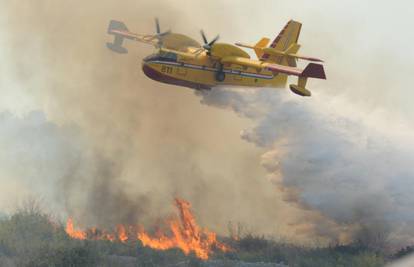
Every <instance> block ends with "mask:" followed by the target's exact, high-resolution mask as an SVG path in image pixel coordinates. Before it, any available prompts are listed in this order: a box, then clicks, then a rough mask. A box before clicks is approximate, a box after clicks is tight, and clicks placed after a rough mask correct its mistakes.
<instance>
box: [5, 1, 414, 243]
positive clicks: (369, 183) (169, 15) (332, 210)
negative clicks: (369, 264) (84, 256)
mask: <svg viewBox="0 0 414 267" xmlns="http://www.w3.org/2000/svg"><path fill="white" fill-rule="evenodd" d="M328 2H329V3H328ZM302 4H303V7H304V8H303V9H298V8H297V6H298V3H292V4H289V3H287V4H286V3H285V4H284V6H275V5H276V4H275V1H267V2H266V1H265V4H264V5H263V6H261V5H257V4H256V3H254V2H251V1H245V2H243V4H242V2H240V1H226V2H225V3H223V2H222V1H217V2H213V1H210V2H205V1H204V2H202V4H200V2H197V1H185V4H183V5H180V6H177V4H176V1H122V3H120V2H119V1H109V0H106V1H89V2H84V1H56V0H53V1H52V0H42V1H40V2H39V1H37V2H26V3H17V2H12V1H7V2H6V1H5V3H2V10H1V11H0V13H1V15H2V16H0V30H1V31H2V38H1V39H0V53H1V54H0V55H1V57H2V61H1V63H0V70H1V72H0V75H1V79H0V90H1V95H2V98H1V99H0V105H1V109H2V110H3V111H4V110H6V111H7V112H6V113H2V114H3V115H2V116H3V117H2V120H3V121H4V123H1V124H0V131H1V132H7V131H8V130H9V129H14V132H13V133H11V134H8V135H2V136H0V142H1V143H2V144H5V145H6V144H7V145H8V146H7V153H6V154H4V152H3V154H2V157H3V158H5V159H7V160H3V161H1V163H0V164H1V169H2V170H6V171H3V172H2V174H1V175H2V188H1V195H2V201H3V202H2V203H1V204H2V205H1V206H2V207H1V208H7V207H8V206H11V205H12V204H13V203H12V202H13V201H11V199H13V198H16V201H17V200H18V199H19V198H21V197H24V196H25V195H28V194H29V195H30V194H35V195H40V196H41V197H42V198H44V199H45V202H46V203H48V204H49V203H51V204H50V206H51V207H50V208H51V210H53V212H56V211H58V212H60V213H62V215H63V216H68V215H70V216H74V217H75V220H78V221H79V222H80V223H83V224H88V225H91V224H107V225H111V224H113V223H119V222H133V223H135V222H137V221H138V222H141V223H151V222H153V221H155V220H156V219H157V218H159V217H162V216H164V215H165V214H167V213H169V212H171V211H172V206H171V201H172V199H173V197H174V196H180V197H183V198H186V199H188V200H189V201H190V202H191V203H192V204H193V206H194V210H195V211H196V215H197V217H198V218H199V220H200V222H201V224H203V225H208V226H209V228H213V229H214V230H219V231H221V232H222V233H224V232H225V230H226V229H225V228H226V224H227V222H228V221H230V220H232V221H235V222H241V223H242V224H245V225H246V227H247V228H248V231H254V232H260V233H269V234H278V235H280V234H284V235H285V237H286V238H287V239H289V240H291V241H311V242H314V243H316V244H318V243H319V242H326V241H332V240H333V241H340V242H347V241H349V238H350V234H352V233H354V232H358V230H360V229H363V226H364V225H374V223H375V224H376V225H381V227H379V228H380V229H389V228H390V229H391V230H392V233H393V234H394V236H396V235H401V236H412V235H411V234H412V233H411V232H410V229H409V228H407V227H404V225H406V224H408V223H409V222H410V218H409V216H408V214H410V212H411V211H412V209H410V203H412V201H411V197H410V194H409V192H410V188H413V186H412V184H410V180H409V179H410V178H412V174H413V173H412V171H411V170H410V168H409V167H410V165H409V162H410V160H411V162H412V157H413V156H412V155H413V153H412V151H413V150H412V149H413V148H412V142H410V140H409V139H408V138H407V136H409V135H410V134H412V130H411V128H410V127H408V126H407V128H406V129H398V130H397V128H396V127H397V126H389V125H388V124H387V125H386V126H383V125H384V123H382V122H381V121H382V119H383V118H389V113H388V112H385V113H384V116H381V119H377V117H376V116H372V115H369V116H368V115H367V113H362V115H361V113H359V112H356V111H354V110H353V109H354V105H351V104H349V103H350V102H349V101H348V100H349V99H352V100H353V101H354V102H352V104H355V103H357V104H358V103H359V104H361V103H363V104H367V105H366V106H364V107H365V110H369V111H372V110H375V109H376V107H377V106H378V103H380V104H382V103H386V104H387V105H386V106H387V107H394V106H396V105H395V104H396V103H398V104H399V103H401V105H402V107H404V108H401V110H400V111H404V112H405V111H407V110H408V109H407V105H406V103H407V99H408V98H407V99H402V100H401V99H396V97H395V95H398V94H391V92H392V91H391V90H388V89H389V86H392V85H394V84H393V83H394V81H395V80H394V79H392V80H390V79H388V77H389V76H387V74H388V73H387V72H386V71H385V69H384V68H382V67H377V65H378V66H383V64H378V61H375V60H372V59H373V58H374V59H376V58H377V56H378V55H377V53H379V54H380V56H381V58H382V59H384V58H385V59H389V58H390V57H391V56H390V54H389V53H387V52H388V51H389V50H388V49H386V48H387V47H385V48H384V47H382V46H379V45H378V46H372V45H368V44H369V43H368V40H366V38H360V35H361V36H366V35H364V30H366V31H367V32H372V29H371V28H370V27H369V25H366V24H364V23H361V22H363V20H362V19H361V18H362V17H364V18H365V14H359V12H362V11H361V9H358V10H359V11H355V9H349V10H350V12H353V13H351V14H350V17H352V16H354V17H355V19H354V21H353V23H351V22H350V21H349V19H347V20H346V21H342V20H340V21H338V20H334V19H332V17H330V16H328V15H329V14H333V16H335V14H337V13H338V12H340V14H342V10H343V8H349V6H347V5H348V4H346V5H345V7H343V8H339V9H340V11H335V10H334V6H333V5H334V4H332V3H331V2H330V1H320V3H319V4H320V5H322V6H325V7H326V8H320V7H319V6H318V5H315V4H314V3H312V4H306V3H302ZM354 4H355V3H354ZM358 4H359V2H358ZM278 5H281V2H280V3H278ZM235 7H240V9H239V8H235ZM282 7H283V8H282ZM378 8H380V6H378ZM339 9H338V10H339ZM282 10H283V15H280V16H276V14H278V12H280V13H282ZM319 10H329V11H330V12H324V14H325V13H326V14H325V15H324V16H320V15H321V14H320V11H319ZM384 10H385V9H384ZM406 10H409V9H408V8H406ZM262 12H269V13H267V15H264V14H263V15H261V14H262ZM255 13H256V14H258V15H257V20H256V21H254V20H252V21H246V19H245V18H246V17H251V16H252V15H251V14H255ZM362 13H363V12H362ZM385 13H386V14H388V12H385ZM376 14H379V13H376ZM155 16H158V17H160V19H161V23H162V26H163V27H164V28H172V29H173V30H174V31H177V32H184V33H188V34H189V35H192V36H195V37H196V36H197V35H198V30H199V28H204V30H206V32H207V33H209V35H211V36H213V35H214V34H215V33H216V32H217V31H220V33H221V35H222V36H224V38H223V41H246V42H247V41H250V42H254V41H257V39H259V38H260V37H261V33H262V32H264V33H266V34H267V35H268V36H269V37H273V36H274V35H275V33H276V32H277V31H279V30H280V28H281V27H282V25H283V24H284V23H285V22H286V20H287V19H290V18H291V17H293V18H296V19H298V20H301V21H302V22H304V31H303V34H302V36H301V41H302V42H303V44H304V48H305V49H306V50H304V52H309V51H312V53H311V54H312V55H315V56H316V55H317V56H320V57H322V58H324V59H327V60H328V64H327V65H328V66H327V69H328V78H329V80H328V81H327V82H324V83H317V82H312V83H311V85H310V86H311V87H312V89H315V90H314V91H316V92H317V91H320V92H321V94H320V95H318V94H316V95H315V97H313V98H311V99H306V100H305V99H302V98H299V97H293V96H291V95H290V92H287V91H283V92H281V93H280V94H279V93H277V90H263V91H243V92H241V91H233V90H226V89H217V90H213V91H212V92H211V93H210V94H208V95H202V96H201V101H202V103H205V104H207V105H200V103H199V101H200V97H195V96H194V94H193V92H191V91H190V90H188V89H184V88H177V87H172V86H167V85H161V84H158V83H156V82H153V81H150V80H149V79H147V78H145V77H144V75H143V74H142V72H141V71H140V60H141V59H142V58H143V57H144V56H145V55H147V54H149V53H151V52H152V48H148V47H145V46H143V45H137V46H135V45H134V44H131V43H127V44H126V46H127V48H128V49H129V51H130V53H129V54H128V55H126V56H125V55H117V54H114V53H112V52H110V51H108V49H106V47H105V42H107V41H110V37H109V36H107V35H106V27H107V23H108V21H109V20H110V19H120V20H123V21H125V22H126V24H127V25H128V26H129V28H130V30H132V31H136V32H142V33H151V31H152V30H154V25H153V23H152V22H153V18H154V17H155ZM337 17H338V18H341V17H343V16H337ZM212 18H214V20H212ZM358 18H359V19H358ZM189 21H191V22H192V23H189ZM270 21H272V23H270ZM327 21H328V22H330V23H326V22H327ZM350 23H351V24H350ZM333 24H335V27H333ZM164 25H166V26H164ZM167 25H168V26H167ZM240 25H246V26H244V27H245V28H243V27H242V26H240ZM256 25H263V29H260V33H258V31H259V29H258V27H257V26H256ZM311 25H312V26H311ZM350 25H351V26H350ZM305 26H306V27H305ZM357 26H358V27H357ZM394 28H396V27H394ZM394 28H393V31H394ZM350 29H352V30H350ZM356 29H358V30H359V31H360V32H359V33H358V32H356ZM381 31H385V29H384V27H381ZM338 32H340V34H338ZM375 32H376V33H378V32H379V30H377V31H375ZM385 32H386V31H385ZM242 33H243V35H242ZM365 33H366V32H365ZM242 36H244V37H245V38H242ZM314 36H316V37H317V38H313V37H314ZM355 36H357V37H355ZM378 36H379V37H378ZM249 38H250V39H249ZM370 38H371V39H373V40H380V39H381V36H380V35H376V36H370ZM375 38H376V39H375ZM358 43H363V44H364V46H362V47H361V46H358V48H357V49H356V48H355V44H358ZM343 44H346V45H343ZM384 46H385V45H384ZM364 47H365V49H364ZM368 47H369V48H370V49H374V48H375V49H374V50H375V51H378V52H372V51H371V50H368ZM356 50H357V52H355V51H356ZM397 50H398V51H403V50H402V49H396V48H395V47H393V49H392V52H393V53H394V52H395V51H397ZM350 51H354V53H351V52H350ZM354 58H365V61H364V62H359V64H356V62H355V61H354V60H353V59H354ZM392 59H393V60H389V66H391V67H393V68H394V69H396V68H397V67H401V66H400V65H399V63H400V61H399V60H398V58H395V57H392ZM367 63H368V64H367ZM380 63H382V62H380ZM365 66H366V67H365ZM400 69H401V68H400ZM401 71H403V70H401ZM365 74H366V75H365ZM379 74H381V75H379ZM366 76H369V77H371V76H372V77H374V78H372V79H367V78H366ZM349 77H353V79H352V80H353V81H355V83H350V82H349V80H351V79H350V78H349ZM377 77H382V78H383V79H379V78H377ZM355 84H357V85H358V86H354V85H355ZM384 86H388V87H387V88H385V89H384ZM361 88H362V89H361ZM328 89H333V90H328ZM403 92H405V93H407V94H409V93H410V92H407V91H403ZM382 95H385V96H386V97H384V98H382V97H381V96H382ZM328 96H329V97H328ZM347 99H348V100H347ZM384 99H386V101H384ZM400 100H401V101H400ZM347 101H348V102H347ZM209 105H211V106H214V107H210V106H209ZM217 106H219V107H222V108H231V109H234V110H235V111H236V113H237V114H239V115H240V116H239V117H236V116H234V114H233V113H231V112H228V111H227V110H222V109H217V108H216V107H217ZM360 106H362V105H358V107H360ZM33 110H38V111H37V112H35V113H30V112H31V111H33ZM381 110H382V109H381ZM410 112H411V113H410ZM406 113H407V114H414V113H412V110H408V112H406ZM33 114H34V115H33ZM370 114H371V113H370ZM393 115H394V116H393V118H394V120H396V119H395V118H400V117H398V115H401V114H400V113H399V112H395V114H393ZM395 115H397V117H396V116H395ZM246 118H248V119H250V120H248V119H246ZM252 121H253V122H252ZM252 123H256V126H255V127H253V128H248V127H249V125H251V124H252ZM395 124H397V122H395ZM12 125H15V126H12ZM246 128H247V129H246ZM26 129H27V130H26ZM240 129H246V130H243V131H242V133H241V136H242V139H240V138H238V134H239V131H240ZM32 132H33V133H36V134H34V135H33V136H31V133H32ZM23 133H25V134H23ZM399 133H405V134H401V136H400V135H399ZM35 137H36V138H35ZM244 140H246V141H248V142H245V141H244ZM32 144H36V146H34V147H33V145H32ZM32 148H33V149H32ZM22 149H23V151H29V150H30V153H27V154H25V153H24V152H22ZM266 151H267V152H266ZM264 152H265V153H264ZM263 153H264V154H263ZM22 155H23V156H22ZM261 155H262V157H261V158H260V156H261ZM260 160H261V162H262V166H263V167H264V168H262V167H261V166H260V164H259V162H260ZM18 166H24V167H25V168H19V167H18ZM39 166H42V167H41V168H40V169H39ZM22 169H24V170H25V171H22ZM38 169H39V170H41V171H39V170H38ZM266 173H267V174H268V176H269V180H266V179H263V177H265V176H266ZM269 181H270V182H269ZM270 183H274V184H275V185H276V186H274V187H272V186H269V184H270ZM7 192H13V193H8V194H6V193H7ZM12 195H13V196H12ZM14 195H15V196H14ZM4 203H7V204H4ZM407 231H408V232H407ZM406 233H409V234H410V235H407V234H406ZM351 237H352V236H351Z"/></svg>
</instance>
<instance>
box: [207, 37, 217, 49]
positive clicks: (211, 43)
mask: <svg viewBox="0 0 414 267" xmlns="http://www.w3.org/2000/svg"><path fill="white" fill-rule="evenodd" d="M218 39H220V35H217V36H216V38H214V39H213V40H212V41H211V42H210V43H208V45H209V46H210V47H211V46H212V45H213V44H214V43H215V42H217V41H218Z"/></svg>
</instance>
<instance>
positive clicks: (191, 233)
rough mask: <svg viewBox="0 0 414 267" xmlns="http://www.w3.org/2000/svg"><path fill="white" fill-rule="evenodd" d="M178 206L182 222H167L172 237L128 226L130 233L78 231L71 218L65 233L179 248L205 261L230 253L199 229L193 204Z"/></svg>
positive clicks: (213, 236) (120, 227)
mask: <svg viewBox="0 0 414 267" xmlns="http://www.w3.org/2000/svg"><path fill="white" fill-rule="evenodd" d="M175 205H176V207H177V209H178V211H179V219H178V218H176V219H171V220H169V221H168V226H169V230H170V232H171V233H170V234H169V235H167V234H166V233H163V232H161V231H160V230H158V231H157V232H156V233H155V236H154V237H152V236H151V235H149V234H148V233H147V232H145V230H144V229H143V228H142V227H135V228H134V229H135V230H131V229H132V228H133V227H132V226H129V231H127V228H126V226H125V225H122V224H119V225H117V226H116V229H115V231H113V232H112V233H111V232H107V231H100V230H98V229H97V228H95V227H93V228H90V229H89V230H87V231H81V230H75V228H74V226H73V220H72V219H71V218H69V219H68V221H67V223H66V233H67V234H68V235H69V236H70V237H71V238H74V239H81V240H83V239H86V238H90V239H95V240H109V241H112V242H114V241H116V240H119V241H120V242H123V243H126V242H127V241H128V240H140V241H141V242H142V244H143V245H144V246H148V247H150V248H153V249H157V250H167V249H171V248H179V249H181V250H182V251H183V252H184V253H185V254H186V255H188V254H189V253H190V252H194V253H195V255H196V256H197V257H198V258H200V259H203V260H206V259H208V258H209V256H210V254H211V253H212V251H213V250H214V249H219V250H221V251H223V252H227V251H230V250H231V248H230V247H228V246H226V245H225V244H223V243H221V242H219V241H218V240H217V236H216V233H214V232H210V231H209V230H207V229H202V228H200V227H199V226H198V225H197V223H196V221H195V218H194V215H193V214H192V212H191V210H190V207H191V205H190V203H189V202H187V201H185V200H182V199H178V198H177V199H175ZM131 232H133V233H136V235H135V236H134V238H131V237H132V236H131V235H130V234H131Z"/></svg>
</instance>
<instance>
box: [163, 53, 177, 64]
mask: <svg viewBox="0 0 414 267" xmlns="http://www.w3.org/2000/svg"><path fill="white" fill-rule="evenodd" d="M160 57H161V58H162V59H164V60H167V61H174V62H176V61H177V54H175V53H171V52H167V53H160Z"/></svg>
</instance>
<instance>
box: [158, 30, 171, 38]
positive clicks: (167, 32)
mask: <svg viewBox="0 0 414 267" xmlns="http://www.w3.org/2000/svg"><path fill="white" fill-rule="evenodd" d="M170 33H171V30H168V31H166V32H162V33H159V34H158V36H160V37H163V36H165V35H168V34H170Z"/></svg>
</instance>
